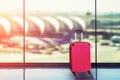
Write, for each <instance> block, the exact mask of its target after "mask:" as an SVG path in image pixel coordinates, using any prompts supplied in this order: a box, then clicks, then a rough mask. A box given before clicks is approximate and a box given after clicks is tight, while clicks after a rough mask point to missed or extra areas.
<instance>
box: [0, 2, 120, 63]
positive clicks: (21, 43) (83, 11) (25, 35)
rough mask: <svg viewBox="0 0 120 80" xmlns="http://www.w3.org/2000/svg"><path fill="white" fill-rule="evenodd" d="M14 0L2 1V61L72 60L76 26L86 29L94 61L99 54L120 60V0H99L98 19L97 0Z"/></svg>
mask: <svg viewBox="0 0 120 80" xmlns="http://www.w3.org/2000/svg"><path fill="white" fill-rule="evenodd" d="M14 2H15V3H12V2H6V0H5V1H2V2H1V3H0V4H1V6H0V63H4V62H9V63H11V62H18V63H19V62H23V61H24V58H25V62H26V63H27V62H31V63H36V62H37V63H46V62H50V63H51V62H52V63H63V62H64V63H68V62H69V43H70V42H71V41H72V40H73V39H74V34H73V33H72V29H73V28H79V29H85V31H84V32H83V38H84V39H83V41H88V42H90V44H91V59H92V63H95V58H96V57H95V54H97V61H98V62H100V63H101V62H102V63H104V62H108V63H109V62H119V61H120V60H119V53H120V37H119V36H120V31H119V28H120V27H119V25H120V21H119V18H120V14H119V8H120V6H119V4H118V3H119V0H116V2H113V0H111V1H110V2H109V3H108V2H107V0H106V1H100V0H97V20H95V0H92V1H89V0H85V1H84V0H82V1H79V0H74V1H72V0H71V1H69V0H66V1H58V0H53V1H52V2H51V1H49V0H44V1H42V0H34V1H33V0H25V5H23V1H22V0H14ZM68 3H69V4H68ZM73 3H74V4H73ZM113 3H114V4H115V6H110V5H112V4H113ZM86 4H87V5H86ZM106 4H107V5H108V6H106ZM66 5H68V6H66ZM95 22H97V26H96V27H97V34H95ZM95 37H97V40H95ZM71 38H72V39H71ZM95 43H96V44H97V53H96V52H95V49H96V48H95V47H96V46H95ZM111 57H113V58H111Z"/></svg>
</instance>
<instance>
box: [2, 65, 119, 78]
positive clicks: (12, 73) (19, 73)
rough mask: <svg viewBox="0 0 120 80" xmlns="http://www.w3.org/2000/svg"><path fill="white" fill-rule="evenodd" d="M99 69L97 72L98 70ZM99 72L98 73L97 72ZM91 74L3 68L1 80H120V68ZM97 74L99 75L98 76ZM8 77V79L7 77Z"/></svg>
mask: <svg viewBox="0 0 120 80" xmlns="http://www.w3.org/2000/svg"><path fill="white" fill-rule="evenodd" d="M96 69H97V70H96ZM96 71H97V72H96ZM90 73H91V74H89V73H77V74H76V75H77V76H76V77H75V76H74V75H73V73H72V72H71V71H70V68H69V66H66V65H65V66H59V67H58V66H49V64H48V66H47V67H46V65H45V66H42V67H24V68H22V67H13V68H12V67H4V68H3V67H1V68H0V80H119V79H120V76H119V75H120V68H105V67H104V68H103V67H101V68H93V67H92V69H91V71H90ZM96 74H97V75H96ZM6 76H7V77H6Z"/></svg>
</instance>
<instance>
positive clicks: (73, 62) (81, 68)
mask: <svg viewBox="0 0 120 80" xmlns="http://www.w3.org/2000/svg"><path fill="white" fill-rule="evenodd" d="M75 33H76V32H75ZM75 37H76V36H75ZM90 52H91V51H90V43H88V42H82V41H75V42H71V43H70V69H71V71H72V72H73V73H75V72H89V71H90V69H91V58H90Z"/></svg>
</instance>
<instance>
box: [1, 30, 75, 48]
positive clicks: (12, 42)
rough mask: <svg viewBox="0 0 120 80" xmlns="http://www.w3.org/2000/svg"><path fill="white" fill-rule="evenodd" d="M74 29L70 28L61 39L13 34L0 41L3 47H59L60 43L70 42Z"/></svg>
mask: <svg viewBox="0 0 120 80" xmlns="http://www.w3.org/2000/svg"><path fill="white" fill-rule="evenodd" d="M74 31H75V30H74V29H72V30H70V31H69V32H68V33H67V35H65V36H64V38H62V39H58V38H39V37H30V36H25V37H23V36H13V37H6V38H3V39H2V40H1V41H0V43H1V44H3V45H5V46H4V47H15V48H22V49H23V47H25V49H26V50H30V49H31V50H33V49H36V50H39V49H41V50H44V49H47V48H51V49H52V50H53V49H54V50H55V49H57V50H58V49H60V47H58V46H60V45H62V44H66V43H70V42H71V40H72V37H73V34H74ZM24 41H25V42H24Z"/></svg>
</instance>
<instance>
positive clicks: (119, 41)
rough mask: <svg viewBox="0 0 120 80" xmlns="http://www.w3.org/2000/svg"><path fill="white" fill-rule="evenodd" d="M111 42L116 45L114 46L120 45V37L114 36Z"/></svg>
mask: <svg viewBox="0 0 120 80" xmlns="http://www.w3.org/2000/svg"><path fill="white" fill-rule="evenodd" d="M111 41H112V43H113V44H114V46H115V45H116V44H120V36H116V35H115V36H113V37H112V38H111Z"/></svg>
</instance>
